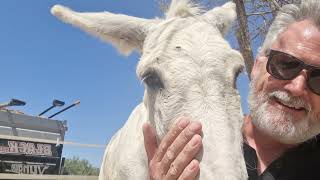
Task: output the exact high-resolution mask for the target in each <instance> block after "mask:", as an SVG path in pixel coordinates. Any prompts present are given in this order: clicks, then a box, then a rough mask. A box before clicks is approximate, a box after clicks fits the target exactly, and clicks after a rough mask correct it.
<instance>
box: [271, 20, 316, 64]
mask: <svg viewBox="0 0 320 180" xmlns="http://www.w3.org/2000/svg"><path fill="white" fill-rule="evenodd" d="M272 49H276V50H280V51H284V52H287V53H289V54H292V55H294V56H297V57H301V58H304V57H305V55H306V54H308V60H310V62H309V63H312V64H313V63H315V64H320V31H319V27H317V26H316V25H315V24H314V23H313V22H312V21H310V20H304V21H299V22H296V23H293V24H291V25H290V26H289V27H288V28H287V29H286V30H285V31H284V32H282V33H281V34H279V36H278V38H277V40H276V41H275V42H274V44H273V45H272Z"/></svg>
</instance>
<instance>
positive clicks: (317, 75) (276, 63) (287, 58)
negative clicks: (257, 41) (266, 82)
mask: <svg viewBox="0 0 320 180" xmlns="http://www.w3.org/2000/svg"><path fill="white" fill-rule="evenodd" d="M266 68H267V71H268V73H269V74H270V75H271V76H273V77H274V78H276V79H280V80H292V79H294V78H295V77H297V76H298V75H299V73H300V72H301V71H302V70H303V69H306V70H307V85H308V88H309V89H310V90H311V91H312V92H314V93H315V94H317V95H319V96H320V67H317V66H313V65H309V64H305V63H304V62H303V61H301V60H300V59H298V58H296V57H294V56H292V55H290V54H287V53H284V52H281V51H276V50H270V53H269V55H268V62H267V67H266Z"/></svg>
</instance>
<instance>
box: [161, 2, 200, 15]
mask: <svg viewBox="0 0 320 180" xmlns="http://www.w3.org/2000/svg"><path fill="white" fill-rule="evenodd" d="M203 12H204V8H203V7H202V6H200V5H199V4H197V3H195V2H194V0H180V1H173V2H172V3H171V5H170V7H169V9H168V10H167V11H166V12H165V16H166V19H169V18H174V17H189V16H198V15H200V14H202V13H203Z"/></svg>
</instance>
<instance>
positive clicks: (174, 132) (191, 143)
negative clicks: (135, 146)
mask: <svg viewBox="0 0 320 180" xmlns="http://www.w3.org/2000/svg"><path fill="white" fill-rule="evenodd" d="M200 133H201V124H200V123H199V122H190V121H189V120H188V119H186V118H181V119H180V120H179V121H178V122H177V123H176V124H175V125H174V126H173V127H172V128H171V129H170V130H169V132H168V134H167V135H165V137H164V138H163V139H162V141H161V143H160V144H159V146H158V144H157V140H156V133H155V130H154V128H152V127H151V125H150V124H148V123H145V124H144V125H143V135H144V145H145V149H146V152H147V156H148V162H149V175H150V179H151V180H156V179H157V180H173V179H179V180H191V179H195V177H196V176H197V174H198V173H199V162H198V161H197V160H196V159H194V157H195V155H196V154H197V153H198V151H199V150H200V148H201V146H202V142H201V140H202V139H201V136H200Z"/></svg>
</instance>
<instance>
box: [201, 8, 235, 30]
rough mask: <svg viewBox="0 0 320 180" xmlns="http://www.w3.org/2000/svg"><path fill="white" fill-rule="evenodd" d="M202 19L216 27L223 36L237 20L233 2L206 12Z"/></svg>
mask: <svg viewBox="0 0 320 180" xmlns="http://www.w3.org/2000/svg"><path fill="white" fill-rule="evenodd" d="M203 18H204V19H205V20H206V21H208V22H209V23H210V24H212V25H214V26H217V27H218V29H219V30H220V32H221V33H222V34H223V35H225V33H226V32H227V31H228V29H229V28H230V26H231V25H232V23H233V22H234V20H235V19H236V18H237V13H236V5H235V4H234V3H233V2H227V3H226V4H224V5H223V6H221V7H216V8H214V9H212V10H210V11H208V12H206V13H205V14H203Z"/></svg>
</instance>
